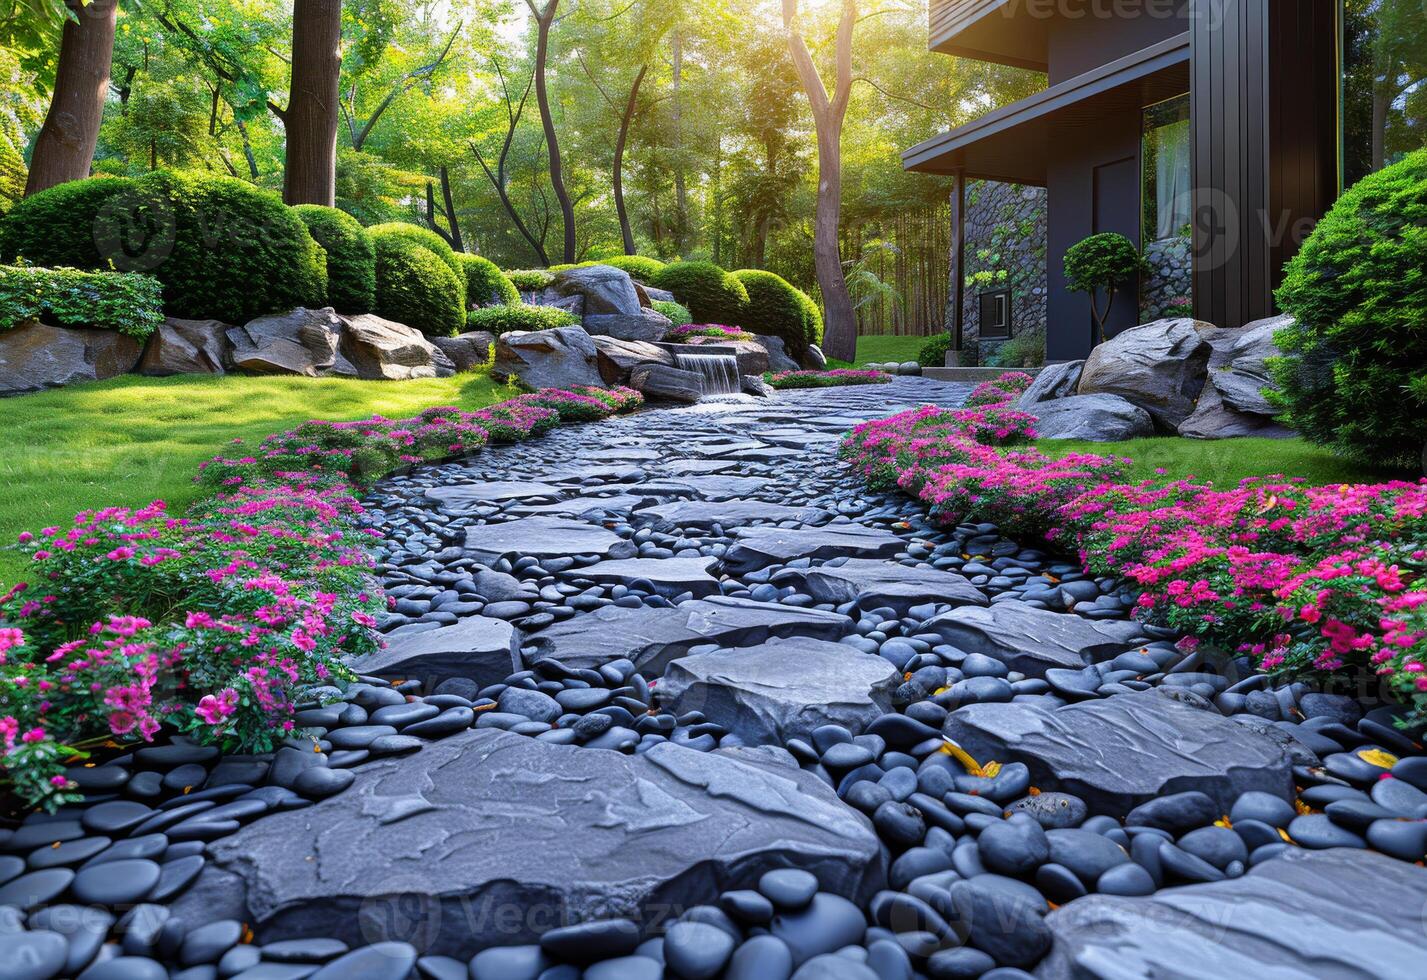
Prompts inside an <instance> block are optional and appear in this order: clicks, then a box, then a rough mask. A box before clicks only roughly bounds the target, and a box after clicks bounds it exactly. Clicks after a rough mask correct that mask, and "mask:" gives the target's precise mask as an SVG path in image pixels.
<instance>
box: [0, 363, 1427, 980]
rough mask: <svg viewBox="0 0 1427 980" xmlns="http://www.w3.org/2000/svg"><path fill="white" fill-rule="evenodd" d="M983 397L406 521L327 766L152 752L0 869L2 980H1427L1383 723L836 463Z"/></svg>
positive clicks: (1418, 890) (1392, 757)
mask: <svg viewBox="0 0 1427 980" xmlns="http://www.w3.org/2000/svg"><path fill="white" fill-rule="evenodd" d="M965 395H966V390H965V389H963V388H959V387H955V386H950V385H944V384H938V383H935V382H930V381H923V380H921V379H912V378H905V379H898V380H897V381H895V382H894V383H893V384H890V385H886V386H875V387H863V388H841V389H828V390H822V391H809V392H794V393H785V394H783V395H781V396H780V397H778V398H775V399H769V400H751V399H747V400H739V401H730V402H714V403H704V404H700V405H698V406H694V407H690V408H683V409H677V410H649V411H644V412H641V413H639V414H637V415H634V416H629V417H624V418H620V419H616V420H612V421H609V422H605V423H601V424H598V425H589V426H579V427H573V428H566V429H559V430H556V431H555V432H553V433H551V434H550V435H549V436H547V437H546V438H544V439H541V440H537V441H534V442H531V443H526V444H523V445H519V446H513V447H504V448H500V447H497V448H490V449H487V450H486V451H484V452H482V453H481V454H479V455H478V456H476V457H473V458H472V459H471V460H469V461H465V462H459V463H451V464H446V465H442V466H436V467H429V468H425V469H422V470H419V471H417V472H415V473H413V474H410V475H407V476H403V477H400V478H396V479H392V480H389V481H387V482H385V483H384V484H382V485H381V486H380V487H378V488H377V490H376V491H375V492H374V493H373V494H372V495H371V498H370V511H369V520H370V522H371V525H372V527H374V528H375V529H377V530H378V531H379V532H380V533H381V535H383V544H382V546H381V547H382V555H383V561H382V564H381V566H380V569H379V571H380V573H381V575H382V577H383V580H384V585H385V587H386V589H387V591H388V593H389V594H390V595H391V596H392V597H393V606H392V610H391V612H390V613H389V615H388V616H387V617H386V620H385V622H384V623H383V624H382V625H383V629H384V631H385V632H386V634H387V640H388V646H387V648H386V649H385V650H383V651H381V652H379V653H377V654H374V655H372V656H370V657H368V658H365V659H364V660H363V661H362V662H360V663H358V664H356V665H355V666H356V667H357V669H358V670H359V671H360V672H361V673H362V674H363V675H364V680H363V682H362V683H359V684H357V685H354V686H353V687H352V688H350V689H349V690H348V691H346V692H345V693H344V694H342V695H341V696H340V698H338V699H337V700H335V703H331V704H327V705H325V706H324V705H323V704H322V702H323V701H324V700H330V699H332V698H336V697H337V692H331V691H329V692H314V694H313V697H312V705H313V706H312V707H310V708H308V709H306V710H305V711H304V712H303V713H302V717H301V718H300V719H299V720H300V721H301V722H302V723H303V724H304V725H308V726H311V727H312V728H313V729H314V731H315V732H316V734H317V736H318V738H317V740H316V741H315V742H314V741H311V740H303V739H294V740H293V741H292V742H291V743H290V744H288V745H287V746H285V747H283V748H282V749H280V750H279V751H278V752H277V753H275V754H271V755H267V756H252V757H234V756H229V757H226V758H225V757H220V756H219V754H218V753H217V751H216V750H212V749H205V748H200V747H197V746H192V745H189V744H187V743H184V742H182V741H178V742H175V743H173V744H171V745H167V746H155V747H150V748H143V749H140V750H138V751H136V752H135V753H133V754H132V756H127V757H124V758H123V759H119V760H115V761H114V762H112V763H110V764H108V765H105V766H101V767H97V768H95V769H88V770H76V771H75V778H76V779H79V780H81V781H82V782H83V783H84V785H85V786H86V787H88V788H89V789H90V792H91V798H90V800H89V801H88V803H87V805H86V806H83V807H76V808H72V809H70V810H68V811H66V812H62V813H60V814H58V815H55V816H54V817H34V818H31V819H30V820H27V821H26V822H25V823H24V825H22V826H21V827H20V828H19V829H18V830H16V831H15V832H14V833H13V834H10V835H8V836H7V835H6V833H5V832H4V831H0V932H4V933H7V935H6V936H5V938H4V940H3V941H0V978H9V977H23V978H34V980H47V978H51V977H57V976H81V977H82V978H83V980H162V978H165V977H169V976H173V977H182V978H184V980H210V978H216V977H224V978H227V977H241V978H244V980H288V978H290V980H300V978H304V977H317V978H319V980H337V978H341V980H352V978H355V977H360V978H391V980H404V978H408V977H412V976H418V977H425V978H434V980H447V978H449V980H458V978H466V977H473V978H475V980H488V978H499V980H520V978H531V980H534V978H537V977H539V978H544V980H578V978H580V977H584V978H589V980H639V978H643V977H650V978H654V977H663V976H668V977H678V978H684V980H705V978H713V977H720V976H721V977H728V978H742V980H753V978H756V980H780V978H783V980H786V978H789V977H796V978H797V980H817V978H833V980H840V978H847V980H879V978H880V980H892V978H897V980H905V978H912V977H931V978H934V980H940V978H960V977H978V976H982V975H988V976H990V975H992V971H995V973H994V977H995V978H996V980H1010V978H1013V977H1025V976H1027V975H1028V973H1027V972H1024V971H1034V972H1035V974H1036V975H1039V976H1055V977H1061V976H1065V977H1069V976H1077V977H1083V976H1102V977H1110V976H1115V977H1118V976H1128V975H1134V976H1141V975H1145V976H1158V975H1169V974H1174V975H1176V976H1205V977H1211V976H1212V977H1219V976H1224V975H1228V974H1230V973H1236V974H1238V975H1244V976H1261V975H1270V974H1272V975H1282V976H1300V975H1319V976H1321V975H1329V974H1331V975H1341V976H1376V977H1410V976H1419V975H1420V972H1421V971H1420V940H1421V925H1420V921H1417V919H1416V917H1417V914H1418V913H1417V910H1420V909H1421V908H1422V907H1423V905H1424V902H1427V871H1423V870H1422V869H1421V868H1420V867H1415V866H1414V862H1420V861H1421V860H1422V859H1423V857H1424V855H1427V757H1424V756H1423V755H1422V750H1421V747H1420V746H1416V745H1414V744H1412V743H1411V742H1409V741H1407V740H1406V739H1405V738H1403V737H1402V736H1401V735H1400V734H1399V733H1398V732H1397V731H1396V730H1395V729H1394V728H1393V727H1392V724H1391V722H1392V716H1391V712H1390V711H1389V710H1388V709H1386V708H1383V707H1378V708H1376V709H1374V710H1371V711H1369V712H1368V713H1367V714H1366V715H1364V714H1363V709H1362V707H1361V706H1360V705H1359V704H1358V703H1357V702H1354V701H1351V700H1350V699H1347V698H1343V697H1337V696H1332V695H1325V694H1318V693H1314V692H1310V691H1308V690H1307V689H1305V688H1303V687H1302V686H1301V685H1293V686H1288V687H1284V688H1280V689H1277V690H1274V689H1271V688H1270V687H1269V685H1268V684H1267V683H1266V682H1265V679H1264V678H1262V677H1258V676H1254V675H1251V674H1245V673H1242V672H1241V671H1242V665H1241V664H1235V663H1228V664H1215V663H1210V662H1208V661H1206V660H1204V659H1203V658H1202V657H1201V655H1199V654H1193V655H1187V656H1186V655H1185V654H1184V653H1182V652H1181V651H1179V650H1178V649H1177V648H1176V647H1175V645H1174V643H1173V640H1174V639H1175V638H1174V637H1173V636H1169V635H1164V634H1163V633H1161V632H1160V631H1156V630H1154V629H1151V628H1148V627H1144V626H1141V625H1139V624H1136V623H1133V622H1131V621H1130V620H1129V618H1128V614H1129V610H1130V608H1131V606H1132V603H1133V596H1132V595H1130V594H1129V593H1127V592H1125V591H1123V590H1122V588H1121V586H1120V583H1118V582H1116V581H1114V580H1109V579H1101V580H1092V579H1090V578H1087V577H1086V576H1084V575H1083V574H1081V573H1080V572H1079V571H1078V569H1077V568H1076V566H1075V565H1074V564H1073V563H1070V562H1067V561H1064V560H1062V559H1060V558H1058V557H1056V556H1052V555H1047V554H1045V553H1043V552H1041V551H1038V550H1036V549H1034V548H1027V547H1023V546H1022V545H1020V544H1018V543H1016V542H1013V541H1009V540H1006V539H1004V538H1002V537H1000V535H999V534H998V533H997V531H996V529H995V528H994V527H991V526H989V525H978V526H963V527H959V528H955V529H945V530H944V529H936V528H933V527H931V526H929V525H928V524H927V523H926V521H925V520H924V517H923V515H922V514H921V513H920V511H919V510H918V508H917V507H916V506H915V505H914V504H912V503H911V502H910V501H908V500H906V499H904V498H901V497H897V496H884V495H879V494H870V493H867V492H865V489H864V488H863V487H862V485H861V484H860V483H859V482H857V481H855V480H854V479H853V478H851V477H850V475H849V474H848V472H847V471H846V470H845V469H844V468H843V467H842V466H841V465H840V464H839V463H838V462H837V461H836V459H835V457H834V455H833V451H834V450H835V446H836V440H837V438H838V437H839V436H840V435H841V434H842V433H844V432H845V431H846V430H847V429H848V428H849V427H851V426H852V425H853V424H855V423H857V422H860V421H863V420H864V419H868V418H877V417H882V416H885V415H888V414H891V413H892V412H895V411H899V410H901V409H903V408H906V407H910V406H913V405H916V404H919V403H923V402H928V401H930V402H936V403H938V404H944V405H956V404H958V403H959V402H960V400H961V399H962V398H964V397H965ZM948 740H950V741H948ZM601 750H604V751H601ZM1369 849H1371V851H1375V852H1378V853H1370V852H1369ZM6 905H13V906H16V907H17V910H7V909H5V908H3V906H6ZM85 905H87V906H91V907H90V908H88V909H87V910H82V909H80V908H79V907H80V906H85ZM66 910H69V911H66Z"/></svg>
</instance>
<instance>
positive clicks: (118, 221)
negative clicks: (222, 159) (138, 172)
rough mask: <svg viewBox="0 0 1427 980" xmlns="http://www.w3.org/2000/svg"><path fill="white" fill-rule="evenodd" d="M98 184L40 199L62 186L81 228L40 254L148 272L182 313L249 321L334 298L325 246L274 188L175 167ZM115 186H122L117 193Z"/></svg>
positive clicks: (72, 219) (168, 305) (171, 308)
mask: <svg viewBox="0 0 1427 980" xmlns="http://www.w3.org/2000/svg"><path fill="white" fill-rule="evenodd" d="M81 183H88V182H81ZM95 183H96V184H97V185H98V190H88V191H83V192H71V191H68V190H67V188H68V186H69V185H66V184H61V185H59V186H58V187H54V188H51V189H50V190H48V191H44V192H43V193H41V194H36V195H35V196H34V198H32V199H31V200H38V199H39V198H42V197H45V196H46V195H49V194H52V193H56V192H58V200H59V201H60V202H63V206H64V208H66V209H68V211H67V214H68V216H67V219H66V223H67V224H68V226H69V227H70V228H71V229H72V230H71V231H70V232H69V233H67V235H65V236H64V240H61V239H60V238H59V237H57V238H56V247H55V248H53V250H52V251H51V253H50V254H49V255H47V256H45V257H44V258H40V257H39V256H35V257H34V258H33V259H31V260H32V261H35V262H37V263H38V262H44V263H46V264H59V263H63V262H68V263H69V264H72V265H79V266H81V267H85V268H96V267H98V268H108V267H109V265H110V264H111V263H112V264H113V267H114V268H115V269H117V270H119V271H121V272H146V273H149V274H150V275H152V276H154V278H156V279H158V280H159V281H160V282H161V283H163V287H164V312H165V313H167V314H168V315H169V316H172V317H179V318H181V319H190V320H197V319H204V318H208V317H212V318H213V319H217V320H224V321H226V322H228V323H246V322H247V321H248V320H251V319H252V318H254V317H257V316H262V315H263V314H266V313H278V312H282V311H284V310H290V309H292V308H293V307H296V306H308V307H315V306H322V305H324V304H325V303H326V301H327V269H326V258H325V257H324V256H323V254H322V249H321V247H320V246H318V244H317V243H316V242H315V241H313V239H312V236H311V235H309V234H308V233H307V226H306V225H305V224H303V222H302V219H301V218H299V217H298V216H297V215H296V214H294V213H293V211H292V209H291V208H289V207H288V206H287V205H285V204H283V203H282V200H281V198H279V197H278V196H277V195H276V194H274V193H272V192H271V191H265V190H261V189H260V188H257V187H254V186H253V185H252V184H249V183H247V182H246V181H242V180H238V179H237V178H234V177H220V176H216V175H212V174H201V173H178V172H175V171H170V170H157V171H154V172H152V173H148V174H145V175H144V176H142V177H138V178H135V179H133V180H132V181H103V180H101V181H96V182H95ZM108 183H116V184H121V185H122V186H121V187H120V188H119V189H118V190H117V192H111V191H110V188H108V187H105V186H103V185H104V184H108ZM19 210H20V208H18V207H17V208H16V211H19ZM14 213H15V212H11V214H12V216H13V215H14ZM32 216H33V213H32ZM81 229H88V233H89V235H90V236H91V239H90V240H91V245H90V246H89V248H92V249H93V252H88V251H87V249H86V247H85V246H84V245H83V244H82V240H83V235H84V232H83V231H81ZM66 242H67V244H66ZM62 249H70V250H71V254H69V255H62V254H60V253H61V251H62ZM81 253H82V254H81ZM96 254H97V258H96V257H95V256H96ZM26 258H30V256H26Z"/></svg>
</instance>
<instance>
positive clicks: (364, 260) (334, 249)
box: [292, 204, 377, 313]
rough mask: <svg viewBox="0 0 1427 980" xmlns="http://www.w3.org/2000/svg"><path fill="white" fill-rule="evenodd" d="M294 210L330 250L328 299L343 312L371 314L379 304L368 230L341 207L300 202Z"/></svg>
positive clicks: (318, 241)
mask: <svg viewBox="0 0 1427 980" xmlns="http://www.w3.org/2000/svg"><path fill="white" fill-rule="evenodd" d="M292 210H293V211H295V212H297V216H298V217H299V218H301V219H302V220H303V223H304V224H306V225H307V231H308V233H309V234H311V235H312V237H313V239H314V240H315V241H316V242H317V244H318V245H321V246H322V250H323V251H324V252H326V253H327V302H328V303H330V304H331V305H332V306H333V307H335V308H336V309H337V310H338V312H341V313H370V312H371V310H372V307H373V306H374V305H375V303H376V286H377V257H376V252H375V251H374V250H373V249H372V240H371V237H370V236H369V235H368V234H367V231H366V229H365V228H363V227H362V226H361V224H360V223H358V221H357V219H356V218H354V217H352V216H351V215H350V214H348V213H347V212H345V211H339V210H338V209H337V208H328V207H323V206H322V205H320V204H299V205H297V206H296V207H294V208H293V209H292Z"/></svg>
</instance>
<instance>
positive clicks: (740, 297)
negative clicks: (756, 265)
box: [650, 262, 748, 326]
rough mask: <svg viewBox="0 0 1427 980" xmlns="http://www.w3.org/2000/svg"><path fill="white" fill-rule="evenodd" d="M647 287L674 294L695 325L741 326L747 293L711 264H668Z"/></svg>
mask: <svg viewBox="0 0 1427 980" xmlns="http://www.w3.org/2000/svg"><path fill="white" fill-rule="evenodd" d="M650 285H652V286H654V287H655V288H657V289H665V290H668V291H669V292H671V293H673V294H674V298H675V299H677V300H678V301H679V302H680V303H682V304H683V305H684V306H686V307H688V308H689V313H690V314H691V315H692V317H693V319H694V322H696V323H729V324H737V325H739V326H742V325H743V317H744V312H745V309H746V307H747V306H748V290H747V289H745V288H744V286H743V283H741V282H739V281H738V279H737V278H736V277H735V276H733V275H732V274H731V273H728V272H725V271H724V270H723V269H720V268H719V267H718V266H716V265H714V264H713V263H712V262H673V263H670V264H669V265H666V266H665V267H664V268H662V269H660V270H659V271H658V273H656V274H655V276H654V281H653V282H652V283H650Z"/></svg>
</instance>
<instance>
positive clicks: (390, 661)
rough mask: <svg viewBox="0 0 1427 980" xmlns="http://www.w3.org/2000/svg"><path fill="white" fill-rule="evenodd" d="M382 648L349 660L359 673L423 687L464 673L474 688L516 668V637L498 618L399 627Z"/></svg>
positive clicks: (518, 660) (475, 617)
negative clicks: (428, 627)
mask: <svg viewBox="0 0 1427 980" xmlns="http://www.w3.org/2000/svg"><path fill="white" fill-rule="evenodd" d="M386 644H387V645H386V647H385V648H384V649H381V650H377V651H376V652H375V653H369V654H367V655H366V656H362V657H356V658H354V659H352V660H351V661H349V663H350V665H351V667H352V669H353V670H355V671H356V672H357V673H359V674H366V675H369V676H373V677H384V678H387V679H395V680H407V679H411V678H415V679H416V680H419V681H421V683H422V687H423V689H424V690H427V691H430V690H432V689H434V688H435V686H436V685H437V684H440V683H441V682H442V681H444V680H447V679H449V678H452V677H469V678H471V679H472V680H474V681H475V682H476V684H477V685H479V686H480V687H486V686H487V685H490V684H497V683H499V682H501V681H503V680H505V679H506V678H507V677H509V676H510V675H511V674H513V673H515V672H516V671H518V670H520V669H521V666H520V637H519V634H518V633H516V631H515V628H514V627H512V626H511V625H510V624H509V623H508V622H506V621H505V620H503V619H493V618H491V617H489V616H467V617H466V618H465V619H461V620H458V621H457V622H455V623H453V624H452V625H450V626H442V627H441V628H439V629H434V630H415V631H412V632H410V633H403V632H401V631H400V630H398V631H396V632H395V633H393V634H392V635H390V636H388V637H387V638H386Z"/></svg>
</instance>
